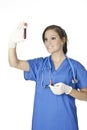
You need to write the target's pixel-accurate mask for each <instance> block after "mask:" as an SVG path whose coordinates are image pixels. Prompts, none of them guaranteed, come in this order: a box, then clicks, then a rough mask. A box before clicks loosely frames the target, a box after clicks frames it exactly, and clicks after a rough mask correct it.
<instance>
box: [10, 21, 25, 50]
mask: <svg viewBox="0 0 87 130" xmlns="http://www.w3.org/2000/svg"><path fill="white" fill-rule="evenodd" d="M24 26H25V23H24V22H23V23H20V24H19V25H18V27H17V28H16V30H15V31H14V32H13V33H12V35H11V37H10V40H9V43H8V46H9V48H15V47H16V45H17V43H19V42H23V41H24Z"/></svg>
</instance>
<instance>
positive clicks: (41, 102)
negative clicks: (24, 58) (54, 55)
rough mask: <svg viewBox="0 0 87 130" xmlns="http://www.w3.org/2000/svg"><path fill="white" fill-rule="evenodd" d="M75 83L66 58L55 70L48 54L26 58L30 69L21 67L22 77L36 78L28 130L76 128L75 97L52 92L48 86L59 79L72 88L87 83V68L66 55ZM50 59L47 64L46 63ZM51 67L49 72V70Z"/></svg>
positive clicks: (86, 84)
mask: <svg viewBox="0 0 87 130" xmlns="http://www.w3.org/2000/svg"><path fill="white" fill-rule="evenodd" d="M70 60H71V62H72V64H73V66H74V68H75V74H76V78H77V79H78V84H77V85H75V84H73V83H72V77H73V75H72V69H71V67H70V65H69V62H68V60H67V58H66V59H65V60H64V61H63V62H62V64H61V65H60V67H59V68H58V69H57V70H55V67H54V64H53V62H52V60H51V57H45V58H37V59H33V60H28V63H29V65H30V71H24V78H25V79H26V80H32V81H35V82H36V89H35V99H34V109H33V119H32V130H78V129H79V128H78V119H77V110H76V105H75V99H74V98H73V97H71V96H70V95H66V94H62V95H54V94H53V93H52V91H51V90H50V88H49V87H46V88H45V86H47V85H49V83H50V78H51V79H52V81H53V83H54V84H55V83H58V82H63V83H65V84H67V85H70V86H72V87H73V88H74V89H81V88H84V87H86V86H87V71H86V69H85V68H84V67H83V65H81V64H80V63H79V62H78V61H76V60H73V59H70ZM49 62H50V64H49ZM50 70H51V72H50Z"/></svg>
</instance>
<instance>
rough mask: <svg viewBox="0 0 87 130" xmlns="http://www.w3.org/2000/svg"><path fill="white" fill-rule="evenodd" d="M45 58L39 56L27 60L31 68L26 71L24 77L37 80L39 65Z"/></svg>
mask: <svg viewBox="0 0 87 130" xmlns="http://www.w3.org/2000/svg"><path fill="white" fill-rule="evenodd" d="M42 60H43V58H37V59H32V60H27V62H28V64H29V66H30V70H29V71H24V79H25V80H33V81H36V78H37V72H38V69H39V67H40V66H41V63H42Z"/></svg>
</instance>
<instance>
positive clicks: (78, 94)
mask: <svg viewBox="0 0 87 130" xmlns="http://www.w3.org/2000/svg"><path fill="white" fill-rule="evenodd" d="M70 95H71V96H72V97H74V98H76V99H78V100H83V101H87V92H86V91H81V90H75V89H72V91H71V92H70Z"/></svg>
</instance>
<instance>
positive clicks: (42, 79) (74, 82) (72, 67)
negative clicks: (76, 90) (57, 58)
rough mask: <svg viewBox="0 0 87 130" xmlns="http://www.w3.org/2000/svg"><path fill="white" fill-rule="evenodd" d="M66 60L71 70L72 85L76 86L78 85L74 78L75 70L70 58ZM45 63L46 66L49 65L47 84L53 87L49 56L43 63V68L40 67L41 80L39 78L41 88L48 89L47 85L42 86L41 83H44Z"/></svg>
mask: <svg viewBox="0 0 87 130" xmlns="http://www.w3.org/2000/svg"><path fill="white" fill-rule="evenodd" d="M66 58H67V61H68V63H69V65H70V67H71V70H72V84H77V83H78V80H77V79H76V76H75V69H74V66H73V64H72V62H71V60H70V58H68V57H67V56H66ZM46 62H48V65H49V84H50V85H52V86H54V84H53V81H52V78H51V75H52V72H51V63H50V56H49V57H48V58H47V59H46V60H45V62H44V63H43V67H42V78H41V86H42V87H44V88H47V87H49V85H43V82H44V76H45V75H44V67H45V66H46Z"/></svg>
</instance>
